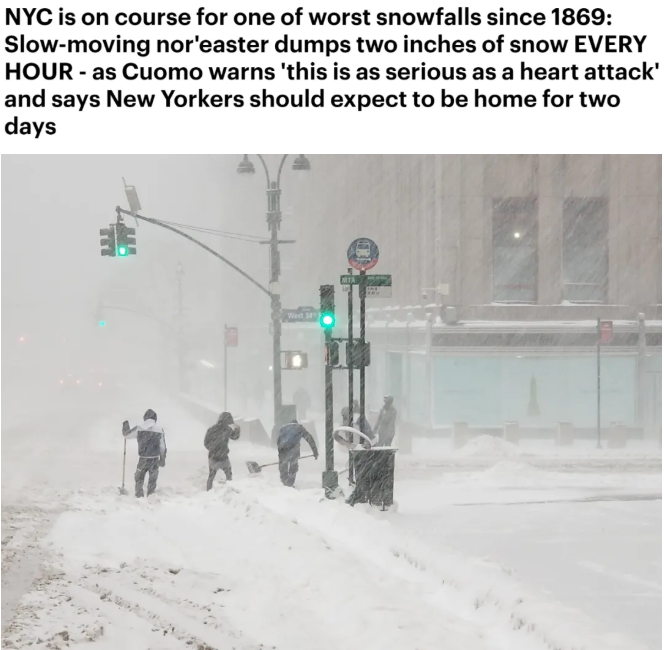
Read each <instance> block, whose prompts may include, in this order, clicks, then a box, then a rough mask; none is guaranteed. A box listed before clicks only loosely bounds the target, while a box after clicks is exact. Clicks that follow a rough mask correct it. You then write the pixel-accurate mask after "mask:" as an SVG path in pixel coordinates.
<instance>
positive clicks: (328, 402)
mask: <svg viewBox="0 0 664 650" xmlns="http://www.w3.org/2000/svg"><path fill="white" fill-rule="evenodd" d="M331 343H332V332H331V330H330V329H329V328H326V329H325V349H326V350H328V351H329V349H330V344H331ZM328 355H329V352H328ZM333 435H334V393H333V387H332V366H331V365H330V359H329V356H328V357H327V358H326V360H325V471H324V472H323V489H324V490H325V496H326V497H327V498H328V499H331V498H333V497H334V492H335V491H336V489H337V488H338V487H339V474H338V473H337V472H335V471H334V437H333Z"/></svg>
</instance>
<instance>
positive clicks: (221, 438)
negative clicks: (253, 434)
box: [203, 411, 240, 490]
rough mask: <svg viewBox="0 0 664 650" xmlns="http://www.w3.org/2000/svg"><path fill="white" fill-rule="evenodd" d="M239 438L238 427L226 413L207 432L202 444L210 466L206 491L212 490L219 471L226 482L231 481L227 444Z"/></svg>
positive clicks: (231, 469)
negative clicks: (224, 476) (206, 451)
mask: <svg viewBox="0 0 664 650" xmlns="http://www.w3.org/2000/svg"><path fill="white" fill-rule="evenodd" d="M239 437H240V427H238V426H237V425H236V424H235V423H234V421H233V416H232V415H231V414H230V413H228V412H227V411H224V412H223V413H222V414H221V415H220V416H219V420H218V421H217V424H215V425H213V426H211V427H210V428H209V429H208V430H207V433H206V434H205V441H204V443H203V444H204V445H205V448H206V449H207V450H208V464H209V466H210V474H209V475H208V480H207V489H208V490H211V489H212V484H213V483H214V477H215V476H216V475H217V472H218V471H219V470H222V471H223V472H224V474H225V475H226V480H227V481H230V480H232V479H233V468H232V467H231V461H230V459H229V458H228V451H229V450H228V442H229V441H230V440H238V439H239Z"/></svg>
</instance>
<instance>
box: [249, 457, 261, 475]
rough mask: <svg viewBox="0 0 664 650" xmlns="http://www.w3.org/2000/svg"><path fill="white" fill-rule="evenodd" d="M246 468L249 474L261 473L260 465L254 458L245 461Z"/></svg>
mask: <svg viewBox="0 0 664 650" xmlns="http://www.w3.org/2000/svg"><path fill="white" fill-rule="evenodd" d="M247 469H248V470H249V474H260V473H261V466H260V465H259V464H258V463H257V462H256V461H255V460H248V461H247Z"/></svg>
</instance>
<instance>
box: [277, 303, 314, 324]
mask: <svg viewBox="0 0 664 650" xmlns="http://www.w3.org/2000/svg"><path fill="white" fill-rule="evenodd" d="M319 316H320V312H319V310H318V309H315V308H314V307H298V308H297V309H282V310H281V322H282V323H317V322H318V318H319Z"/></svg>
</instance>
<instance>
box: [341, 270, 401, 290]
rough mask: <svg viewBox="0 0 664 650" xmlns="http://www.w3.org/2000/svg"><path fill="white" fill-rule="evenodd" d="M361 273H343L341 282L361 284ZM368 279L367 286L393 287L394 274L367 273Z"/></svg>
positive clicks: (343, 283) (366, 277)
mask: <svg viewBox="0 0 664 650" xmlns="http://www.w3.org/2000/svg"><path fill="white" fill-rule="evenodd" d="M361 277H362V276H361V275H342V276H341V284H342V285H344V286H345V285H349V284H360V278H361ZM364 277H365V279H366V286H367V287H391V286H392V276H391V275H380V274H378V273H372V274H367V275H365V276H364Z"/></svg>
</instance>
